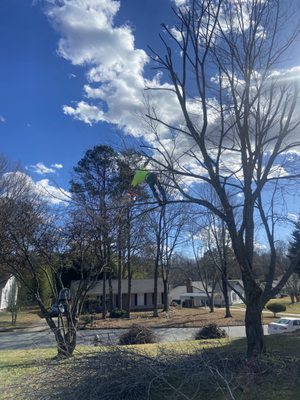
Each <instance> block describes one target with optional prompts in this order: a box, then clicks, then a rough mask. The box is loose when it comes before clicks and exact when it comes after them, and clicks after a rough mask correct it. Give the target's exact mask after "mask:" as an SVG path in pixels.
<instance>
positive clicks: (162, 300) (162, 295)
mask: <svg viewBox="0 0 300 400" xmlns="http://www.w3.org/2000/svg"><path fill="white" fill-rule="evenodd" d="M164 297H165V296H164V293H161V304H164Z"/></svg>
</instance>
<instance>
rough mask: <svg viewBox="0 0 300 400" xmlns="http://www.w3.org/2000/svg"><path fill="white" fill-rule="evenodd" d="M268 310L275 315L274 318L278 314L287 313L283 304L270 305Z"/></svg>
mask: <svg viewBox="0 0 300 400" xmlns="http://www.w3.org/2000/svg"><path fill="white" fill-rule="evenodd" d="M266 308H267V310H269V311H271V312H272V313H273V314H274V317H276V314H277V313H279V312H284V311H286V306H285V305H284V304H282V303H270V304H268V305H267V307H266Z"/></svg>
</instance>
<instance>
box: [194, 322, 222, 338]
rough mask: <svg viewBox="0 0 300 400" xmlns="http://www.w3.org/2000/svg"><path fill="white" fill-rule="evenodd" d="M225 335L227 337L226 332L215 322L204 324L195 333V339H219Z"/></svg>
mask: <svg viewBox="0 0 300 400" xmlns="http://www.w3.org/2000/svg"><path fill="white" fill-rule="evenodd" d="M225 337H227V334H226V332H225V331H224V329H221V328H219V327H218V326H217V325H216V324H208V325H205V326H204V327H203V328H201V329H200V330H199V331H198V332H197V333H196V335H195V339H196V340H201V339H221V338H225Z"/></svg>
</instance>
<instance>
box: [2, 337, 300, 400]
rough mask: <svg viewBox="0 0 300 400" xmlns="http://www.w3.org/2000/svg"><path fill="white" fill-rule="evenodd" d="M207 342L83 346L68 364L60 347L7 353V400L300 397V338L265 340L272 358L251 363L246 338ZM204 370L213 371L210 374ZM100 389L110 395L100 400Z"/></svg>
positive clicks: (4, 386)
mask: <svg viewBox="0 0 300 400" xmlns="http://www.w3.org/2000/svg"><path fill="white" fill-rule="evenodd" d="M208 342H209V341H206V342H195V341H190V342H178V343H167V344H160V345H157V344H151V345H139V346H127V347H126V346H124V347H122V348H120V347H105V348H101V347H87V346H86V347H79V348H78V349H77V351H76V353H75V357H73V358H72V359H71V360H69V361H64V362H58V361H56V360H55V359H54V358H53V357H54V356H55V350H54V349H45V350H30V351H21V350H15V351H1V352H0V398H1V399H2V400H8V399H24V400H25V399H26V400H32V399H50V398H55V399H59V400H60V399H64V400H69V399H74V400H75V399H80V400H85V399H96V398H97V399H98V398H99V399H100V398H101V399H102V398H103V399H109V398H110V397H108V396H109V393H110V392H111V393H115V394H114V395H113V397H111V399H112V400H118V399H119V398H120V399H121V398H123V399H129V400H131V399H136V400H137V399H138V400H140V399H141V400H142V399H145V398H146V397H145V387H147V388H148V390H149V393H148V394H149V399H153V400H164V399H169V398H176V399H178V400H180V399H191V398H192V396H194V394H195V392H196V396H195V397H193V398H194V400H200V399H206V400H221V399H227V398H228V399H229V398H232V399H239V400H257V399H264V400H277V399H278V400H289V399H291V400H292V399H293V400H294V399H297V398H299V391H300V358H299V356H298V355H299V354H300V337H299V335H283V336H270V337H266V342H267V348H268V355H267V356H264V357H263V358H262V359H261V360H260V361H259V362H257V363H253V362H245V359H244V354H245V346H246V342H245V340H244V339H239V340H234V341H229V340H228V339H225V340H222V341H212V342H209V344H208ZM199 349H205V350H204V352H203V351H199ZM129 360H132V362H131V363H130V362H129ZM149 360H150V364H149ZM205 364H207V368H206V367H205V368H203V366H204V365H205ZM149 365H150V367H149ZM147 368H148V369H147ZM98 369H99V372H98ZM201 371H202V372H201ZM209 372H210V375H209V376H208V373H209ZM211 372H213V373H211ZM217 373H218V374H220V376H221V377H222V379H221V381H220V380H219V375H218V376H217V375H216V374H217ZM195 374H197V375H195ZM201 374H202V375H201ZM206 375H207V376H206ZM114 379H115V381H114ZM180 379H182V382H181V381H180ZM214 381H215V382H214ZM225 381H226V382H225ZM197 382H198V383H197ZM213 382H214V383H213ZM99 385H100V387H101V385H102V386H103V388H102V389H101V390H103V392H101V393H106V396H104V394H103V397H102V396H100V397H99V394H98V397H96V395H95V394H96V392H95V391H96V389H97V387H98V386H99ZM227 385H228V386H229V387H230V388H231V391H232V397H230V396H229V392H228V390H227V388H226V387H227ZM126 387H128V390H129V391H128V395H127V397H121V394H120V397H118V395H116V393H119V392H120V393H121V392H122V393H123V396H124V393H126ZM71 388H73V389H72V390H71ZM142 389H143V391H142V392H139V391H140V390H142ZM173 390H175V392H176V396H175V395H174V393H175V392H174V393H173V392H172V391H173ZM124 391H125V392H124ZM171 392H172V393H173V395H172V396H171V397H169V396H170V394H168V393H171ZM138 393H142V394H138ZM52 396H53V397H52ZM85 396H86V397H85Z"/></svg>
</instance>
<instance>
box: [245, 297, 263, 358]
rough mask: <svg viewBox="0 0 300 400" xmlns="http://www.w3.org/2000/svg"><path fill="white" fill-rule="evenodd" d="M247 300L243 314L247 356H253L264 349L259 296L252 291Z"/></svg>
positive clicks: (259, 353)
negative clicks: (244, 313)
mask: <svg viewBox="0 0 300 400" xmlns="http://www.w3.org/2000/svg"><path fill="white" fill-rule="evenodd" d="M249 300H250V301H248V304H247V307H246V315H245V326H246V337H247V357H248V358H255V357H257V356H259V355H261V354H262V353H264V352H265V351H266V347H265V342H264V333H263V327H262V322H261V313H262V307H261V302H260V296H258V295H256V294H255V293H253V294H252V295H251V298H250V299H249Z"/></svg>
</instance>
